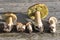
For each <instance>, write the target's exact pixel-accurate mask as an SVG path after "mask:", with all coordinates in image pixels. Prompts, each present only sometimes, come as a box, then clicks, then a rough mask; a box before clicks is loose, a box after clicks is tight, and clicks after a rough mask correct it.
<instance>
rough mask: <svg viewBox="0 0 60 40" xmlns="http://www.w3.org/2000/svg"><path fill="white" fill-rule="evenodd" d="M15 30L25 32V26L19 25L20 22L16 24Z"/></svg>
mask: <svg viewBox="0 0 60 40" xmlns="http://www.w3.org/2000/svg"><path fill="white" fill-rule="evenodd" d="M16 28H17V31H19V32H23V31H25V29H26V26H25V25H23V24H22V23H20V22H17V23H16Z"/></svg>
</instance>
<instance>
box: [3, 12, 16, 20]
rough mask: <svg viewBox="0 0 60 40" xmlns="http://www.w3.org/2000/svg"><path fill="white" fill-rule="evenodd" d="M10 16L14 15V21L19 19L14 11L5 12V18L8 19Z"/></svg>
mask: <svg viewBox="0 0 60 40" xmlns="http://www.w3.org/2000/svg"><path fill="white" fill-rule="evenodd" d="M9 17H12V19H13V21H15V20H17V16H16V15H15V14H14V13H12V12H6V13H5V14H3V19H4V20H7V19H8V18H9Z"/></svg>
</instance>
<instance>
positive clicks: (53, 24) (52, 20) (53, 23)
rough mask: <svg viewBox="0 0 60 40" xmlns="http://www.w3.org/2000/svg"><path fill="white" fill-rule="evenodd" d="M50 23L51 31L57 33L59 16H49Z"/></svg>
mask: <svg viewBox="0 0 60 40" xmlns="http://www.w3.org/2000/svg"><path fill="white" fill-rule="evenodd" d="M49 23H50V26H49V27H50V32H51V33H55V32H56V24H57V18H56V17H50V18H49Z"/></svg>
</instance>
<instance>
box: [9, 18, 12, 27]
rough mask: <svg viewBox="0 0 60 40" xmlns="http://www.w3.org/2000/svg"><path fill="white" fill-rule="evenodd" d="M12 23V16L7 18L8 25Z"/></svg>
mask: <svg viewBox="0 0 60 40" xmlns="http://www.w3.org/2000/svg"><path fill="white" fill-rule="evenodd" d="M12 25H13V19H12V17H9V18H8V26H12Z"/></svg>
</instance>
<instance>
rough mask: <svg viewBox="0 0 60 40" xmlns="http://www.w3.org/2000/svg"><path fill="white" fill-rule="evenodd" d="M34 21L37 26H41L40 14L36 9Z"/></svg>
mask: <svg viewBox="0 0 60 40" xmlns="http://www.w3.org/2000/svg"><path fill="white" fill-rule="evenodd" d="M35 22H36V24H37V26H38V28H40V27H42V26H43V24H42V21H41V14H40V12H39V11H36V13H35Z"/></svg>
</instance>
